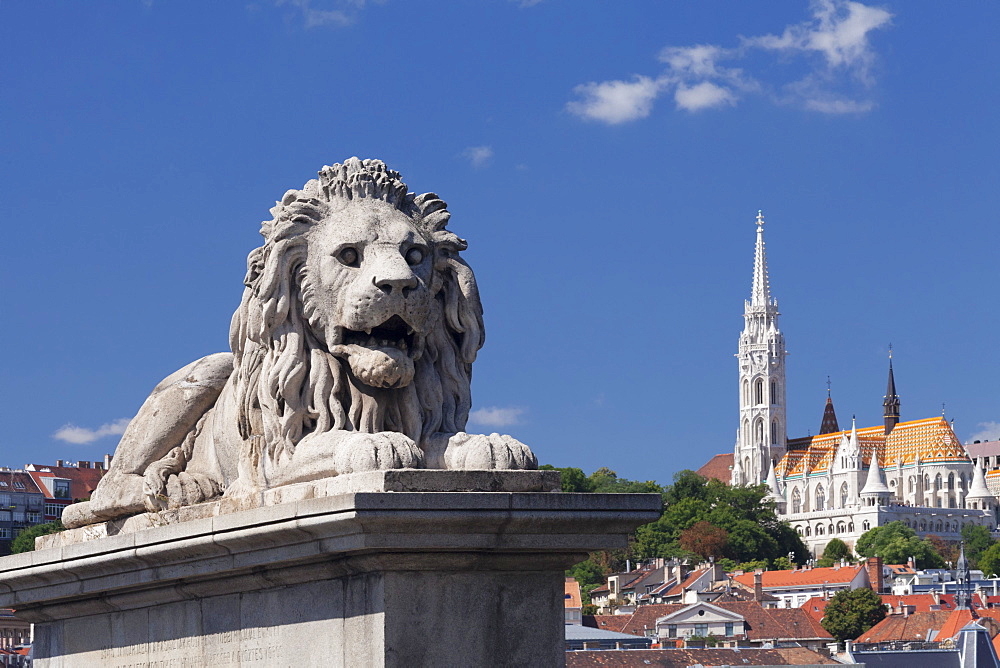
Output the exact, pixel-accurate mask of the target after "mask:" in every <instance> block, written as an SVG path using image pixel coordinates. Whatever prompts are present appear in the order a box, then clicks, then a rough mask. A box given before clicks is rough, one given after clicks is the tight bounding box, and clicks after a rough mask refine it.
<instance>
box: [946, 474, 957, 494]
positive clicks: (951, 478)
mask: <svg viewBox="0 0 1000 668" xmlns="http://www.w3.org/2000/svg"><path fill="white" fill-rule="evenodd" d="M953 489H955V474H954V473H949V474H948V491H951V490H953Z"/></svg>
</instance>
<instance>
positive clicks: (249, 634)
mask: <svg viewBox="0 0 1000 668" xmlns="http://www.w3.org/2000/svg"><path fill="white" fill-rule="evenodd" d="M283 654H284V653H283V650H282V644H281V628H280V627H252V628H247V629H237V630H235V631H223V632H221V633H211V634H208V635H205V636H196V637H190V638H175V639H171V640H156V641H153V642H143V643H136V644H134V645H123V646H121V647H106V648H104V649H102V650H101V652H100V655H101V662H102V663H104V664H105V665H107V666H109V667H110V668H196V667H197V666H207V665H211V666H252V665H257V664H266V665H268V666H274V665H280V663H279V662H280V661H281V660H282V658H283Z"/></svg>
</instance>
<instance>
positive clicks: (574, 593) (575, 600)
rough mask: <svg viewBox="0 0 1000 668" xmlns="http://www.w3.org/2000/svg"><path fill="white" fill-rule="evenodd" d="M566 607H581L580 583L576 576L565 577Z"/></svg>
mask: <svg viewBox="0 0 1000 668" xmlns="http://www.w3.org/2000/svg"><path fill="white" fill-rule="evenodd" d="M566 607H567V608H582V607H583V599H582V597H581V596H580V583H579V582H577V581H576V578H566Z"/></svg>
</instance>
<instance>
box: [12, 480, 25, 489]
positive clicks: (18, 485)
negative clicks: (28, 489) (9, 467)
mask: <svg viewBox="0 0 1000 668" xmlns="http://www.w3.org/2000/svg"><path fill="white" fill-rule="evenodd" d="M14 489H24V483H23V482H21V481H20V480H15V481H14Z"/></svg>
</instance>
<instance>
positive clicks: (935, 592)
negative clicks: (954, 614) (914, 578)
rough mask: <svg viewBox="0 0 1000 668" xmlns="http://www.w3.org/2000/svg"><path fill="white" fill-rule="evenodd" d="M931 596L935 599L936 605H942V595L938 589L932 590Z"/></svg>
mask: <svg viewBox="0 0 1000 668" xmlns="http://www.w3.org/2000/svg"><path fill="white" fill-rule="evenodd" d="M931 596H933V597H934V605H941V594H939V593H938V590H937V589H931Z"/></svg>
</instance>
